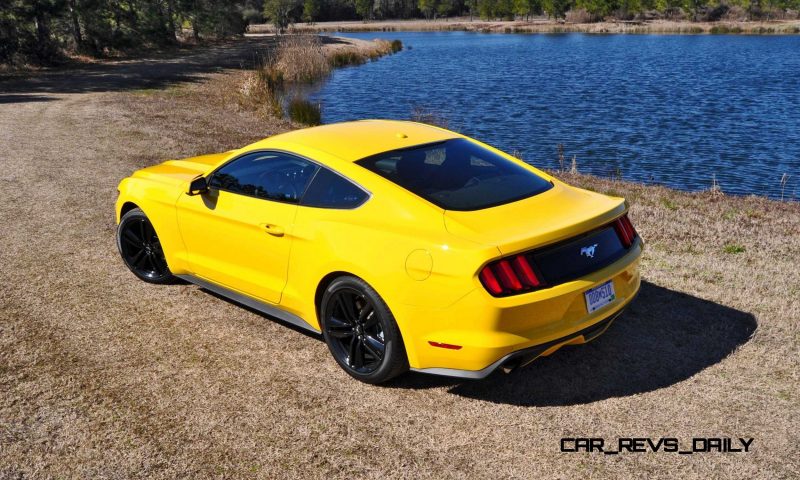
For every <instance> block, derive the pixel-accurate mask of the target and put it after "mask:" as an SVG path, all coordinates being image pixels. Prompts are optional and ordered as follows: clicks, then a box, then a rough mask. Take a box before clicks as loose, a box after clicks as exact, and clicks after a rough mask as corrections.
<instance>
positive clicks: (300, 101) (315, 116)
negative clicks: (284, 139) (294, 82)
mask: <svg viewBox="0 0 800 480" xmlns="http://www.w3.org/2000/svg"><path fill="white" fill-rule="evenodd" d="M288 110H289V118H290V119H291V120H292V121H294V122H297V123H300V124H302V125H308V126H314V125H320V124H321V123H322V107H321V105H320V104H318V103H312V102H310V101H308V100H306V99H305V98H300V97H294V98H292V99H291V100H290V101H289V107H288Z"/></svg>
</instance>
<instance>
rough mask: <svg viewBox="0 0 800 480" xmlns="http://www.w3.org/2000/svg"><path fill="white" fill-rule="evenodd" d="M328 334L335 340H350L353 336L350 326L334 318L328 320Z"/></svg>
mask: <svg viewBox="0 0 800 480" xmlns="http://www.w3.org/2000/svg"><path fill="white" fill-rule="evenodd" d="M328 333H330V334H331V336H332V337H335V338H350V337H352V336H353V335H355V333H354V332H353V327H352V326H351V325H349V324H348V323H347V322H344V321H342V320H339V319H338V318H336V317H330V318H329V319H328Z"/></svg>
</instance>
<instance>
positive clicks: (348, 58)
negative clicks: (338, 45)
mask: <svg viewBox="0 0 800 480" xmlns="http://www.w3.org/2000/svg"><path fill="white" fill-rule="evenodd" d="M365 61H366V59H365V58H364V57H362V56H361V55H359V54H357V53H356V52H355V51H353V50H339V51H337V52H334V53H333V54H332V55H331V56H330V59H329V62H330V65H331V67H334V68H339V67H346V66H348V65H361V64H362V63H364V62H365Z"/></svg>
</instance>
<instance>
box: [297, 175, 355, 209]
mask: <svg viewBox="0 0 800 480" xmlns="http://www.w3.org/2000/svg"><path fill="white" fill-rule="evenodd" d="M366 199H367V193H366V192H364V190H361V189H360V188H358V187H357V186H355V185H353V184H352V183H351V182H350V181H349V180H347V179H345V178H343V177H341V176H339V175H337V174H335V173H333V172H332V171H330V170H328V169H327V168H320V170H319V173H317V175H316V176H315V177H314V180H312V181H311V185H309V186H308V190H307V191H306V194H305V195H303V199H302V201H301V202H300V205H305V206H307V207H321V208H342V209H345V208H355V207H357V206H359V205H361V204H362V203H364V201H366Z"/></svg>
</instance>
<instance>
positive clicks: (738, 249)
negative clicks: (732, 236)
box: [723, 243, 745, 255]
mask: <svg viewBox="0 0 800 480" xmlns="http://www.w3.org/2000/svg"><path fill="white" fill-rule="evenodd" d="M723 251H724V252H725V253H729V254H731V255H736V254H737V253H744V251H745V248H744V247H743V246H741V245H736V244H734V243H729V244H728V245H725V247H724V248H723Z"/></svg>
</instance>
